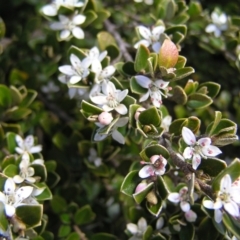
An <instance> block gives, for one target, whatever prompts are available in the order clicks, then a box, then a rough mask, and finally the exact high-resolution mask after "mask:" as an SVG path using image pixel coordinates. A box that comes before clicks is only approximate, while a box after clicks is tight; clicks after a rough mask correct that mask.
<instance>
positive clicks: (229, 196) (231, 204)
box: [203, 174, 240, 223]
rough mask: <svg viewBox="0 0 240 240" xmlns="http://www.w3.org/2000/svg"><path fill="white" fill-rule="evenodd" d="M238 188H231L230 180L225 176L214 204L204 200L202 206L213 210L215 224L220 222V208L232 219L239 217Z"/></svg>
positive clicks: (239, 200)
mask: <svg viewBox="0 0 240 240" xmlns="http://www.w3.org/2000/svg"><path fill="white" fill-rule="evenodd" d="M239 204H240V188H239V187H235V186H232V179H231V177H230V176H229V175H228V174H227V175H225V176H224V177H223V178H222V180H221V182H220V191H219V192H218V194H217V199H216V201H215V202H213V201H211V200H204V201H203V206H204V207H206V208H210V209H214V210H215V211H214V219H215V221H216V222H217V223H220V222H221V221H222V211H221V209H222V207H223V208H224V209H225V210H226V211H227V212H228V213H229V214H230V215H231V216H233V217H239V216H240V213H239Z"/></svg>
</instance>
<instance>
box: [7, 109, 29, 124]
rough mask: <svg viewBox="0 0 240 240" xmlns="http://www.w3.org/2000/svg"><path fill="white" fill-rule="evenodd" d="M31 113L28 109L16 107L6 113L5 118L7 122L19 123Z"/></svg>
mask: <svg viewBox="0 0 240 240" xmlns="http://www.w3.org/2000/svg"><path fill="white" fill-rule="evenodd" d="M31 112H32V111H31V110H30V109H28V108H18V107H14V108H11V109H8V110H7V111H6V112H5V118H6V119H7V120H12V121H18V120H21V119H24V118H26V117H27V116H28V115H29V114H31Z"/></svg>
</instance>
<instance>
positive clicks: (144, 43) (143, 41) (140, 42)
mask: <svg viewBox="0 0 240 240" xmlns="http://www.w3.org/2000/svg"><path fill="white" fill-rule="evenodd" d="M140 45H144V46H145V47H149V46H150V42H149V41H148V40H145V39H142V40H140V41H138V42H137V43H135V44H134V48H138V47H139V46H140Z"/></svg>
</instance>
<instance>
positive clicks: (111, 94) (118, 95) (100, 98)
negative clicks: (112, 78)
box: [90, 82, 128, 115]
mask: <svg viewBox="0 0 240 240" xmlns="http://www.w3.org/2000/svg"><path fill="white" fill-rule="evenodd" d="M102 92H103V94H99V95H97V96H91V95H90V99H91V101H92V102H93V103H96V104H98V105H100V106H101V108H102V109H103V110H104V111H106V112H109V111H112V110H116V111H117V112H118V113H119V114H121V115H125V114H127V112H128V109H127V108H126V106H125V105H124V104H122V103H121V102H122V100H123V99H124V98H125V97H126V96H127V94H128V90H127V89H125V90H123V91H120V90H117V89H116V88H115V85H114V84H113V83H112V82H103V84H102Z"/></svg>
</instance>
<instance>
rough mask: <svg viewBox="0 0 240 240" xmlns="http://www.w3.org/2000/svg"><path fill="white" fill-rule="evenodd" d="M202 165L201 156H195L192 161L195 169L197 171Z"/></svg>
mask: <svg viewBox="0 0 240 240" xmlns="http://www.w3.org/2000/svg"><path fill="white" fill-rule="evenodd" d="M200 163H201V156H200V155H199V154H194V155H193V159H192V167H193V169H197V168H198V166H199V164H200Z"/></svg>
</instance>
